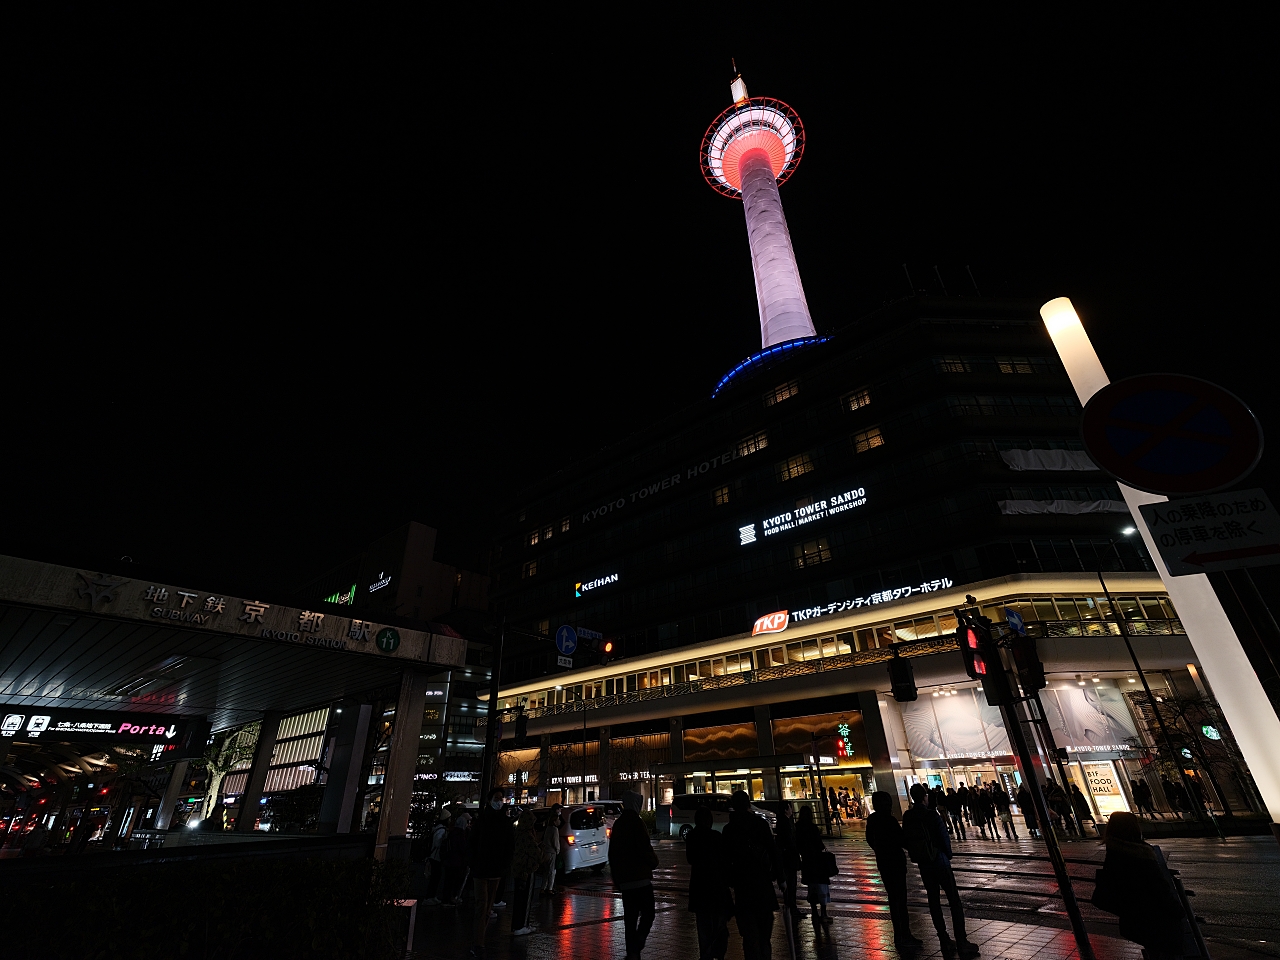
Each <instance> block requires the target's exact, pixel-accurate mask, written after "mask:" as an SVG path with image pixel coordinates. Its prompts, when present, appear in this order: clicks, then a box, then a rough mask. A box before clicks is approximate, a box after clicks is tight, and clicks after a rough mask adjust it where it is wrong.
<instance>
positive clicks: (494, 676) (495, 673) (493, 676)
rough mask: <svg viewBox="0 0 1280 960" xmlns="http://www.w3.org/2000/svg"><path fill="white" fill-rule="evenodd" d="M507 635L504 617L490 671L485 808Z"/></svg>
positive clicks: (492, 767) (482, 799)
mask: <svg viewBox="0 0 1280 960" xmlns="http://www.w3.org/2000/svg"><path fill="white" fill-rule="evenodd" d="M506 635H507V618H506V617H503V618H502V626H501V627H499V628H498V645H497V646H496V647H495V648H494V651H493V670H491V671H490V673H489V717H488V723H486V724H485V728H484V760H483V761H482V763H481V765H480V797H479V800H480V806H481V807H482V808H483V807H484V803H485V794H486V793H488V792H489V791H490V790H491V789H493V786H494V783H493V776H494V771H495V770H496V769H497V766H498V764H497V756H496V754H497V752H498V726H499V724H498V717H499V716H500V715H501V712H502V711H500V710H499V709H498V690H499V689H501V687H502V641H503V640H504V639H505V638H506Z"/></svg>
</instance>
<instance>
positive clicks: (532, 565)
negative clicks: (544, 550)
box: [520, 560, 538, 577]
mask: <svg viewBox="0 0 1280 960" xmlns="http://www.w3.org/2000/svg"><path fill="white" fill-rule="evenodd" d="M537 573H538V561H537V560H530V561H529V562H528V563H526V564H525V565H524V569H522V570H521V571H520V576H522V577H532V576H536V575H537Z"/></svg>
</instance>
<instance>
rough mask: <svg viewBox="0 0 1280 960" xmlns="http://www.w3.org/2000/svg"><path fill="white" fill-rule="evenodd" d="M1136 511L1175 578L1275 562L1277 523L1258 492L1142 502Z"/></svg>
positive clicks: (1279, 546)
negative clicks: (1163, 501) (1165, 501)
mask: <svg viewBox="0 0 1280 960" xmlns="http://www.w3.org/2000/svg"><path fill="white" fill-rule="evenodd" d="M1138 509H1139V510H1140V511H1141V512H1142V519H1143V520H1144V521H1146V524H1147V529H1149V530H1150V531H1151V538H1152V539H1153V540H1154V541H1155V543H1156V547H1157V548H1158V549H1159V550H1160V558H1161V559H1162V560H1164V563H1165V566H1166V567H1168V568H1169V573H1171V574H1172V575H1173V576H1175V577H1185V576H1187V575H1188V574H1192V573H1212V572H1214V571H1217V570H1235V569H1238V568H1240V567H1256V566H1262V565H1264V564H1268V563H1280V520H1278V519H1277V517H1276V510H1275V507H1273V506H1272V505H1271V501H1270V500H1269V499H1268V498H1267V495H1266V494H1265V493H1264V492H1263V491H1262V490H1235V491H1232V492H1230V493H1211V494H1204V495H1202V496H1199V497H1195V498H1193V499H1189V500H1170V501H1168V502H1167V503H1144V504H1142V505H1141V506H1140V507H1139V508H1138Z"/></svg>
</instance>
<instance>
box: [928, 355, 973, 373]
mask: <svg viewBox="0 0 1280 960" xmlns="http://www.w3.org/2000/svg"><path fill="white" fill-rule="evenodd" d="M933 362H934V364H935V366H937V368H938V372H939V373H968V372H969V364H968V362H967V361H966V360H965V359H964V357H938V358H936V359H935V360H934V361H933Z"/></svg>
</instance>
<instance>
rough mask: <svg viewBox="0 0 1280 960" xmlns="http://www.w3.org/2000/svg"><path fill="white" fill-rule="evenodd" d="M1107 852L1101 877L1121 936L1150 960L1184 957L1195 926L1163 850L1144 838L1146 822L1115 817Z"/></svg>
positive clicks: (1126, 815)
mask: <svg viewBox="0 0 1280 960" xmlns="http://www.w3.org/2000/svg"><path fill="white" fill-rule="evenodd" d="M1106 848H1107V856H1106V859H1105V860H1104V861H1103V863H1102V873H1103V875H1104V877H1105V884H1106V888H1107V889H1108V891H1109V892H1110V893H1111V894H1112V895H1113V896H1114V898H1115V899H1116V901H1117V903H1116V906H1117V907H1118V910H1115V911H1112V912H1116V913H1117V914H1118V916H1119V918H1120V936H1122V937H1124V938H1125V939H1126V940H1132V941H1133V942H1135V943H1140V944H1142V946H1144V947H1145V948H1146V951H1145V955H1146V956H1147V957H1148V958H1150V960H1174V958H1178V957H1182V956H1183V955H1184V953H1183V946H1184V944H1185V943H1186V942H1187V937H1188V935H1189V934H1190V930H1191V928H1190V925H1189V923H1188V921H1187V915H1186V912H1185V911H1184V909H1183V906H1182V901H1181V899H1180V898H1179V896H1178V893H1177V888H1176V887H1175V886H1174V884H1173V878H1172V877H1171V876H1170V875H1169V869H1168V867H1167V866H1165V863H1164V857H1163V856H1162V855H1161V853H1160V848H1159V847H1153V846H1152V845H1151V844H1149V843H1145V842H1144V841H1143V839H1142V821H1141V820H1139V819H1138V818H1137V817H1136V816H1134V815H1133V814H1132V813H1127V812H1123V811H1121V812H1117V813H1113V814H1112V815H1111V818H1110V819H1109V820H1108V821H1107V839H1106Z"/></svg>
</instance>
